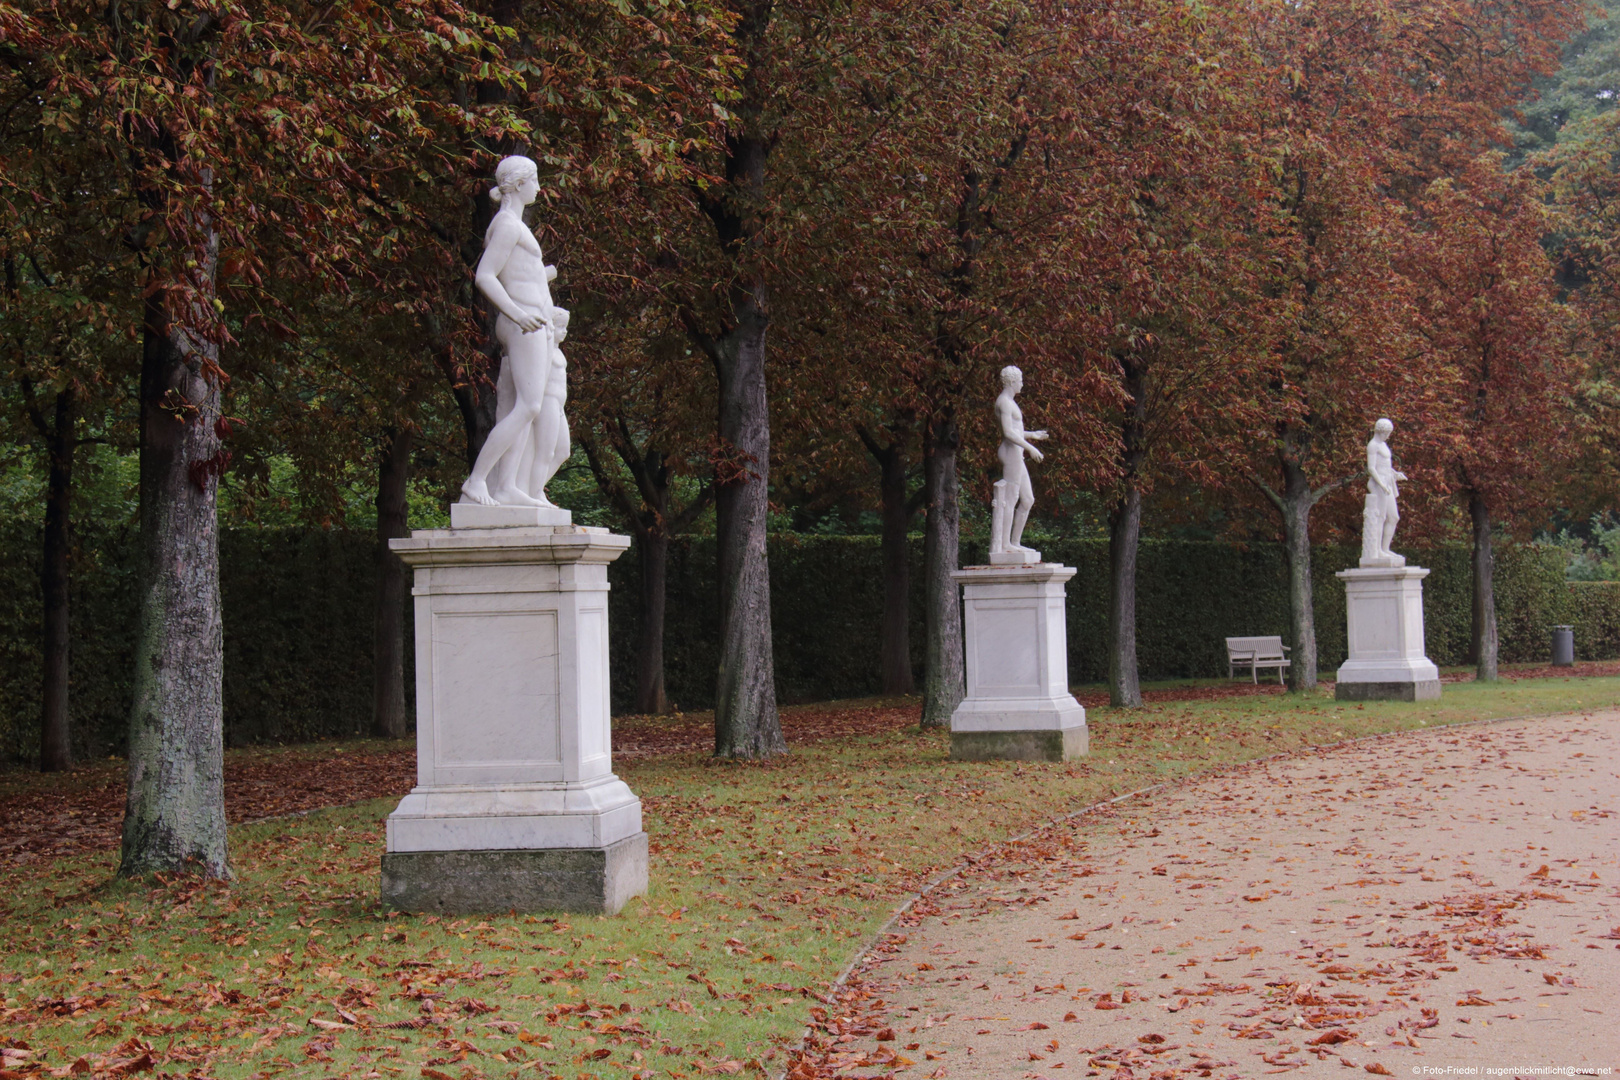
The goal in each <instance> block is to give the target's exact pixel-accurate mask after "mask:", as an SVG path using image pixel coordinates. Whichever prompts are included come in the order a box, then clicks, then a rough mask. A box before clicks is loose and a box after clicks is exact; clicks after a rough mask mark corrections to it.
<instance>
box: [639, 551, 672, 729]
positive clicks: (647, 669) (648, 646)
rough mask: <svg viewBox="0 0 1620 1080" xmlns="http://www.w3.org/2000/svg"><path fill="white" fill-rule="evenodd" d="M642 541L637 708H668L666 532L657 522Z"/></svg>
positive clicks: (658, 711) (654, 712) (656, 711)
mask: <svg viewBox="0 0 1620 1080" xmlns="http://www.w3.org/2000/svg"><path fill="white" fill-rule="evenodd" d="M637 539H638V540H639V541H640V542H641V629H640V632H639V633H638V634H637V635H636V712H638V713H642V714H645V715H650V716H662V715H663V714H664V713H667V712H669V697H668V696H667V695H666V693H665V691H664V603H665V600H666V599H667V597H668V595H669V590H668V581H669V534H668V533H667V532H665V531H664V529H663V528H662V527H660V525H659V524H658V523H654V525H653V527H652V528H650V529H644V530H642V532H641V535H640V536H638V537H637Z"/></svg>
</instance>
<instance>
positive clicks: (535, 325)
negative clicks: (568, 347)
mask: <svg viewBox="0 0 1620 1080" xmlns="http://www.w3.org/2000/svg"><path fill="white" fill-rule="evenodd" d="M512 321H513V322H515V323H517V325H518V329H520V330H522V331H523V332H524V333H525V334H532V333H534V332H535V331H536V330H544V329H545V328H546V327H548V326H550V325H551V323H550V322H549V321H548V320H547V319H546V317H545V316H543V315H541V314H540V313H539V312H538V311H531V312H529V313H528V314H526V315H524V316H523V318H521V319H513V320H512Z"/></svg>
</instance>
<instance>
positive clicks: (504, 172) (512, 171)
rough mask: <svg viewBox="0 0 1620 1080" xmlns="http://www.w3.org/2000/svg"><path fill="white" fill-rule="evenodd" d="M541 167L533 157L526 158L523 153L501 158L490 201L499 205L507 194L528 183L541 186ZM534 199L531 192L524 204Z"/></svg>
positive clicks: (490, 191) (490, 190)
mask: <svg viewBox="0 0 1620 1080" xmlns="http://www.w3.org/2000/svg"><path fill="white" fill-rule="evenodd" d="M539 180H540V167H539V166H537V165H536V164H535V163H534V159H533V158H526V157H524V156H523V155H522V154H513V155H512V156H511V157H504V158H501V161H500V164H499V165H496V166H495V186H494V187H492V188H490V189H489V198H490V201H491V202H493V203H495V204H497V205H499V203H500V201H501V200H502V199H503V198H505V197H506V196H507V195H511V194H513V193H516V192H518V191H519V190H520V189H521V188H522V187H523V186H524V185H525V184H526V183H528V184H533V185H534V187H535V188H536V189H538V188H539V186H540V185H539ZM532 201H534V195H533V193H532V192H531V193H530V194H529V197H528V198H526V199H524V200H523V204H522V205H527V204H529V203H530V202H532Z"/></svg>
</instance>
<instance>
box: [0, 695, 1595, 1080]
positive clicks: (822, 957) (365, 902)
mask: <svg viewBox="0 0 1620 1080" xmlns="http://www.w3.org/2000/svg"><path fill="white" fill-rule="evenodd" d="M1615 705H1620V678H1585V679H1582V678H1569V679H1535V680H1525V681H1522V682H1516V683H1500V684H1497V685H1479V684H1473V683H1466V684H1454V685H1448V686H1447V687H1446V690H1445V696H1444V698H1443V699H1442V700H1440V701H1438V702H1430V703H1421V704H1399V703H1388V704H1366V705H1339V704H1336V703H1335V702H1334V701H1333V700H1332V699H1331V698H1329V697H1327V696H1325V695H1310V696H1286V697H1284V696H1256V697H1234V698H1223V699H1218V700H1212V701H1189V702H1174V703H1165V704H1158V705H1150V706H1149V707H1147V708H1144V709H1141V710H1137V711H1134V712H1123V711H1119V710H1112V709H1093V710H1091V712H1090V716H1089V720H1090V724H1091V739H1092V742H1091V746H1092V752H1091V756H1090V757H1089V758H1087V759H1085V760H1084V761H1080V762H1073V763H1066V764H1050V765H1048V764H1039V765H1035V764H1013V763H1002V764H987V765H986V764H971V765H970V764H957V763H953V762H951V761H949V760H947V759H946V757H945V750H946V743H947V740H946V738H945V737H944V736H943V735H941V734H939V733H919V732H916V731H910V732H902V733H897V734H894V735H889V736H882V737H871V738H865V739H859V740H854V741H851V742H845V743H820V744H816V745H813V746H810V747H807V748H803V749H800V750H798V751H796V752H795V753H794V754H793V755H791V756H790V757H788V758H786V759H783V760H780V761H775V762H771V763H768V764H763V765H735V764H723V763H716V762H713V761H711V760H708V759H707V758H705V757H702V756H700V755H697V754H688V755H678V756H671V757H666V758H658V759H651V760H644V761H640V762H634V763H628V764H626V765H625V766H624V767H623V769H622V770H621V772H622V775H624V776H625V778H626V779H627V780H628V781H629V782H630V784H631V786H632V787H633V788H634V789H635V790H636V791H637V792H638V793H639V794H640V795H641V796H642V798H643V800H645V820H646V828H647V831H648V833H649V834H650V836H651V839H652V889H651V892H650V894H649V895H648V896H647V897H646V898H645V899H644V900H638V901H634V902H632V904H631V905H630V907H629V908H628V909H627V910H626V911H625V912H624V913H623V914H622V915H620V916H618V917H616V918H595V917H576V916H565V917H562V918H552V917H539V916H528V915H504V916H492V917H488V918H468V919H455V920H451V919H441V918H437V917H432V916H429V917H416V916H408V915H398V914H393V913H389V912H386V911H383V910H381V909H380V908H379V906H378V904H377V899H376V895H377V871H378V858H379V856H380V854H381V852H382V847H383V834H382V827H381V826H382V819H383V817H384V816H385V815H386V814H387V813H388V812H389V810H391V809H392V808H393V804H394V800H391V799H390V800H374V801H371V802H367V803H363V804H360V805H357V806H351V807H344V808H340V809H332V810H326V811H321V812H318V813H315V814H311V815H309V816H306V817H301V818H295V819H287V820H279V821H272V822H263V823H259V824H255V825H248V826H242V827H238V828H234V829H232V830H231V849H232V858H233V861H234V866H235V870H236V879H235V880H234V881H233V882H231V883H229V884H210V885H198V884H196V883H194V882H191V881H187V880H183V879H182V880H177V881H171V882H159V883H155V884H154V883H141V884H136V883H128V882H115V881H113V880H112V873H113V869H114V867H115V855H114V853H112V852H108V853H106V854H105V855H99V856H94V857H85V858H77V859H69V860H62V861H60V862H58V863H56V864H54V865H48V866H47V865H42V866H40V867H39V869H38V870H37V871H35V872H34V873H32V874H31V875H30V876H24V875H22V874H17V873H13V874H11V875H10V876H9V877H8V879H7V886H8V888H7V889H6V891H5V894H4V895H3V896H0V920H3V924H4V927H5V933H4V934H3V935H0V997H3V999H4V1000H3V1011H0V1021H3V1022H0V1047H3V1046H5V1045H6V1042H7V1040H8V1039H9V1040H10V1041H11V1042H13V1043H15V1044H24V1043H25V1044H26V1045H27V1047H28V1048H30V1049H31V1050H32V1053H31V1054H25V1055H19V1054H18V1053H16V1052H15V1051H14V1052H12V1053H8V1054H7V1055H6V1061H5V1066H6V1068H7V1069H8V1070H10V1071H11V1072H17V1071H19V1069H22V1068H28V1067H29V1066H33V1065H35V1064H36V1063H38V1064H42V1065H43V1067H44V1069H46V1070H49V1069H52V1068H55V1069H65V1068H66V1067H69V1066H71V1065H72V1064H73V1062H74V1061H75V1060H76V1059H77V1058H78V1057H80V1056H81V1055H98V1054H110V1055H111V1059H109V1060H114V1059H116V1060H123V1059H130V1058H134V1059H137V1060H136V1061H134V1062H133V1063H132V1065H130V1066H129V1068H131V1069H140V1068H142V1067H144V1066H145V1065H146V1061H145V1060H142V1058H143V1055H146V1054H150V1057H151V1062H152V1064H153V1065H154V1066H155V1068H156V1069H157V1070H158V1071H160V1072H164V1073H169V1074H171V1075H175V1076H180V1075H188V1074H195V1075H198V1076H210V1077H221V1078H231V1077H255V1076H269V1075H279V1074H283V1073H297V1074H298V1075H300V1076H311V1077H314V1076H336V1075H343V1074H348V1075H353V1076H356V1077H364V1076H370V1077H377V1078H381V1077H386V1076H393V1075H407V1076H410V1077H412V1078H414V1077H418V1076H425V1077H427V1078H428V1080H443V1078H446V1077H449V1078H466V1080H476V1078H477V1077H481V1076H489V1077H495V1076H501V1077H506V1076H523V1077H528V1076H537V1077H545V1078H551V1077H559V1078H566V1080H576V1078H578V1077H581V1076H584V1077H615V1078H623V1077H626V1076H636V1075H638V1074H639V1075H641V1076H673V1077H690V1076H698V1075H703V1074H705V1073H714V1072H719V1073H721V1074H724V1073H727V1072H736V1071H747V1070H749V1069H750V1067H751V1066H755V1065H756V1063H757V1065H758V1066H759V1067H763V1068H765V1069H767V1070H772V1071H774V1067H777V1066H780V1064H781V1062H782V1060H783V1058H784V1049H785V1048H788V1047H792V1046H794V1045H796V1044H797V1040H798V1037H799V1034H800V1031H801V1030H802V1028H803V1025H804V1022H805V1020H806V1018H807V1016H808V1015H809V1010H810V1008H811V1007H812V1006H813V1005H814V1004H816V1002H815V1001H814V1000H813V999H812V996H813V995H815V994H817V993H819V992H822V991H824V990H825V988H826V986H827V984H828V983H829V982H830V981H831V980H833V979H834V978H836V976H837V975H838V973H839V971H840V970H841V969H842V968H843V967H844V965H845V964H846V963H847V962H848V961H849V960H850V959H851V958H852V956H853V955H854V954H855V952H856V951H857V950H858V949H859V948H860V947H861V945H862V944H863V943H864V942H866V941H867V940H868V939H869V937H870V936H871V935H872V934H873V933H874V932H875V931H876V930H877V929H878V928H879V927H880V926H881V925H882V924H883V922H884V921H885V920H886V919H887V918H888V917H889V915H890V913H891V912H892V911H893V910H894V908H895V906H896V905H897V903H899V902H900V900H901V899H902V898H903V897H904V896H905V895H907V894H908V893H909V892H911V891H912V890H914V889H915V888H916V887H917V886H918V885H919V884H920V883H922V882H924V881H926V880H927V879H928V878H929V877H930V876H931V875H933V874H934V873H936V872H938V871H940V870H941V869H944V868H946V867H949V866H950V865H952V864H953V863H954V862H956V861H957V860H958V859H959V858H960V857H961V856H962V855H963V854H965V853H968V852H972V851H975V850H978V849H980V848H982V847H984V846H986V845H990V844H995V843H997V842H999V841H1002V840H1005V839H1007V838H1009V837H1011V836H1014V835H1016V834H1019V833H1021V832H1024V831H1026V830H1027V829H1029V828H1030V827H1032V826H1034V825H1037V824H1039V823H1041V822H1043V821H1047V820H1050V819H1052V818H1055V817H1059V816H1062V815H1065V814H1068V813H1071V812H1073V811H1076V810H1079V809H1082V808H1084V807H1086V806H1089V805H1091V804H1094V803H1096V802H1098V801H1099V800H1102V799H1105V798H1108V797H1110V796H1112V795H1115V794H1119V793H1122V792H1126V791H1131V790H1134V789H1137V788H1140V787H1144V786H1146V785H1150V784H1154V783H1157V782H1159V781H1163V780H1170V779H1174V778H1178V777H1183V776H1188V775H1191V774H1195V773H1201V772H1205V771H1208V770H1211V769H1219V768H1221V767H1223V766H1227V765H1231V764H1235V763H1238V762H1241V761H1245V760H1250V759H1253V758H1256V757H1261V756H1265V755H1267V754H1272V753H1276V752H1279V751H1287V750H1292V749H1296V748H1299V747H1303V746H1307V745H1312V744H1322V743H1330V742H1335V741H1338V740H1340V739H1344V738H1353V737H1356V736H1361V735H1367V734H1372V733H1376V732H1384V731H1396V730H1403V729H1411V728H1417V727H1420V726H1432V725H1436V724H1445V723H1454V722H1459V721H1465V720H1475V719H1483V718H1490V717H1507V716H1529V715H1546V714H1553V713H1562V712H1570V711H1581V710H1589V709H1597V708H1608V707H1612V706H1615ZM107 1063H108V1062H104V1061H98V1060H97V1059H96V1058H95V1057H93V1056H92V1057H91V1058H90V1060H89V1061H87V1062H86V1065H88V1066H93V1067H104V1066H105V1065H106V1064H107ZM83 1068H84V1066H81V1071H82V1069H83ZM30 1071H31V1070H30ZM3 1075H5V1074H4V1073H0V1076H3ZM64 1075H66V1074H65V1073H64Z"/></svg>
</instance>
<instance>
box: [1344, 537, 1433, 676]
mask: <svg viewBox="0 0 1620 1080" xmlns="http://www.w3.org/2000/svg"><path fill="white" fill-rule="evenodd" d="M1428 576H1429V571H1428V570H1427V569H1425V568H1424V567H1421V566H1404V565H1402V566H1362V567H1361V568H1359V569H1356V570H1340V571H1339V573H1338V574H1337V577H1338V578H1339V579H1340V580H1341V581H1343V582H1344V589H1345V612H1346V617H1347V618H1348V619H1349V624H1350V626H1349V630H1350V633H1349V643H1350V658H1349V659H1348V660H1346V661H1345V662H1344V663H1343V664H1341V665H1340V666H1339V673H1338V683H1337V685H1336V687H1335V689H1334V697H1336V698H1338V699H1339V700H1340V701H1428V700H1432V699H1434V698H1438V697H1439V696H1440V669H1439V668H1437V667H1435V666H1434V662H1433V661H1431V660H1430V659H1429V658H1428V657H1427V656H1425V655H1423V579H1424V578H1426V577H1428Z"/></svg>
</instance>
